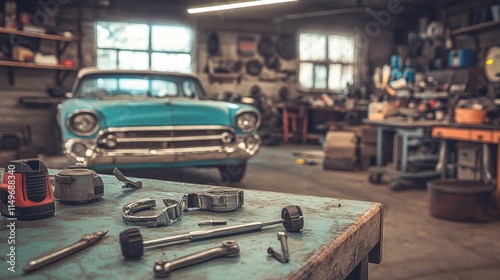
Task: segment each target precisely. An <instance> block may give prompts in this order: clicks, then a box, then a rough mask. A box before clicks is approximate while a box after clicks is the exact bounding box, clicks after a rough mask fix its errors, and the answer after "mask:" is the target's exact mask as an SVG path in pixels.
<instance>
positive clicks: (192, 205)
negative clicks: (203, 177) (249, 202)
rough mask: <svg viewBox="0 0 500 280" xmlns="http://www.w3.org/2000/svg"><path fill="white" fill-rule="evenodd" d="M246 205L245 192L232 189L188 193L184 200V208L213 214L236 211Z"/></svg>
mask: <svg viewBox="0 0 500 280" xmlns="http://www.w3.org/2000/svg"><path fill="white" fill-rule="evenodd" d="M243 204H244V195H243V191H242V190H239V189H230V188H215V189H213V190H210V191H205V192H200V193H188V194H185V195H184V197H183V198H182V208H183V209H184V211H189V210H196V209H198V210H207V211H212V212H230V211H235V210H236V209H238V208H240V207H241V206H243Z"/></svg>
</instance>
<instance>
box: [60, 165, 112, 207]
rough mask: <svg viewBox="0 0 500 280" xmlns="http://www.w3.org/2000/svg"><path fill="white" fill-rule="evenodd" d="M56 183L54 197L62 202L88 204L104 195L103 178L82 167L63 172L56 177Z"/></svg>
mask: <svg viewBox="0 0 500 280" xmlns="http://www.w3.org/2000/svg"><path fill="white" fill-rule="evenodd" d="M54 181H55V188H54V197H55V198H56V199H58V200H59V201H61V202H69V203H87V202H91V201H94V200H97V199H99V198H101V197H102V196H103V195H104V182H103V181H102V178H101V177H100V176H99V175H98V174H97V173H95V172H94V171H92V170H90V169H86V168H82V167H80V166H75V167H72V168H69V169H63V170H61V172H59V173H57V174H56V175H55V176H54Z"/></svg>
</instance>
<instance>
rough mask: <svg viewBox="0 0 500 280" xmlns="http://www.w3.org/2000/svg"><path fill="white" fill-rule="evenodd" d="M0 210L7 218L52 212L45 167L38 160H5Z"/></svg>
mask: <svg viewBox="0 0 500 280" xmlns="http://www.w3.org/2000/svg"><path fill="white" fill-rule="evenodd" d="M0 212H1V214H2V216H5V217H7V218H17V219H20V220H34V219H39V218H44V217H48V216H51V215H53V214H54V212H55V204H54V194H53V193H52V187H51V186H50V178H49V172H48V170H47V166H46V165H45V163H43V162H42V161H41V160H40V159H36V158H33V159H21V160H13V161H10V162H8V163H7V165H6V167H5V171H4V174H3V180H2V184H0Z"/></svg>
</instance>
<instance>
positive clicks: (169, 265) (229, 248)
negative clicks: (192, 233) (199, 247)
mask: <svg viewBox="0 0 500 280" xmlns="http://www.w3.org/2000/svg"><path fill="white" fill-rule="evenodd" d="M239 253H240V248H239V246H238V244H237V243H236V242H235V241H232V240H229V241H224V242H223V243H222V246H219V247H216V248H211V249H208V250H205V251H201V252H196V253H193V254H190V255H187V256H184V257H181V258H178V259H175V260H173V261H171V262H169V261H167V260H164V259H163V260H159V261H156V262H155V266H154V268H153V270H154V273H155V276H157V277H168V276H169V275H170V272H172V271H174V270H177V269H180V268H183V267H187V266H191V265H194V264H198V263H202V262H206V261H209V260H211V259H215V258H218V257H235V256H238V255H239Z"/></svg>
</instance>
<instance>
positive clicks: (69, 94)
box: [64, 92, 74, 98]
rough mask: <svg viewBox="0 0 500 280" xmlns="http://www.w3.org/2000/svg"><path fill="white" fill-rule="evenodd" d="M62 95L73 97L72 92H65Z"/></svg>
mask: <svg viewBox="0 0 500 280" xmlns="http://www.w3.org/2000/svg"><path fill="white" fill-rule="evenodd" d="M64 97H66V98H73V97H74V94H73V93H72V92H66V93H65V94H64Z"/></svg>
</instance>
